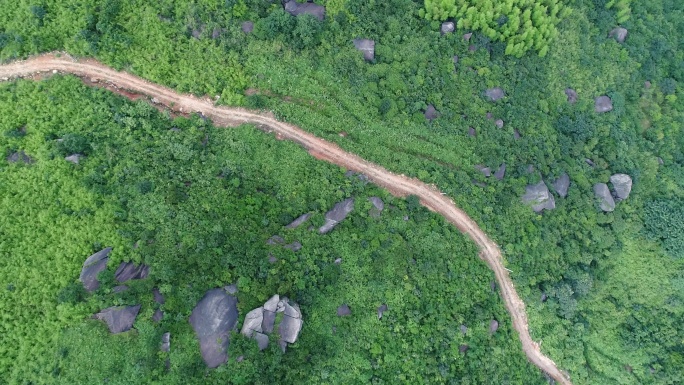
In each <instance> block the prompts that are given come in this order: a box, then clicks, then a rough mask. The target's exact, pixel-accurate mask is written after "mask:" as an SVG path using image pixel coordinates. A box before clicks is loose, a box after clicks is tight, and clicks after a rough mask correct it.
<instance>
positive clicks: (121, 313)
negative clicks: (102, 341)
mask: <svg viewBox="0 0 684 385" xmlns="http://www.w3.org/2000/svg"><path fill="white" fill-rule="evenodd" d="M139 311H140V305H135V306H114V307H110V308H107V309H104V310H102V311H101V312H99V313H97V314H95V316H94V317H95V318H96V319H99V320H100V321H104V322H105V323H106V324H107V326H108V327H109V331H110V332H111V333H112V334H117V333H122V332H125V331H128V330H131V328H132V327H133V323H134V322H135V317H137V316H138V312H139Z"/></svg>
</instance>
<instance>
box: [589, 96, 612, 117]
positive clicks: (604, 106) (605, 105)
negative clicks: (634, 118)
mask: <svg viewBox="0 0 684 385" xmlns="http://www.w3.org/2000/svg"><path fill="white" fill-rule="evenodd" d="M612 109H613V101H612V100H610V98H609V97H607V96H606V95H602V96H599V97H598V98H596V99H595V100H594V110H595V111H596V112H599V113H604V112H608V111H611V110H612Z"/></svg>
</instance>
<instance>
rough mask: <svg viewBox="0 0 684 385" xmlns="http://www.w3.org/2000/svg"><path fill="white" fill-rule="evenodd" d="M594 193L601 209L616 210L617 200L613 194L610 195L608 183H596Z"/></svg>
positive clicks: (606, 210)
mask: <svg viewBox="0 0 684 385" xmlns="http://www.w3.org/2000/svg"><path fill="white" fill-rule="evenodd" d="M594 195H596V199H598V200H599V205H600V206H601V210H603V211H605V212H610V211H613V210H615V201H614V200H613V196H612V195H610V190H608V185H607V184H605V183H596V184H595V185H594Z"/></svg>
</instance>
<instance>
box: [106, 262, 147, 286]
mask: <svg viewBox="0 0 684 385" xmlns="http://www.w3.org/2000/svg"><path fill="white" fill-rule="evenodd" d="M149 274H150V267H149V266H147V265H142V264H141V265H137V266H136V265H135V264H134V263H133V262H121V264H119V267H118V268H117V269H116V272H115V273H114V278H116V280H117V281H118V282H122V283H123V282H126V281H129V280H131V279H145V278H147V276H148V275H149Z"/></svg>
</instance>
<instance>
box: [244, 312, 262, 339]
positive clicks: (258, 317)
mask: <svg viewBox="0 0 684 385" xmlns="http://www.w3.org/2000/svg"><path fill="white" fill-rule="evenodd" d="M263 321H264V308H263V307H258V308H256V309H254V310H252V311H250V312H249V313H247V315H246V316H245V322H244V323H243V324H242V330H241V331H240V333H242V334H243V335H245V336H247V337H251V336H252V334H254V332H259V333H261V324H262V322H263Z"/></svg>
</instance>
